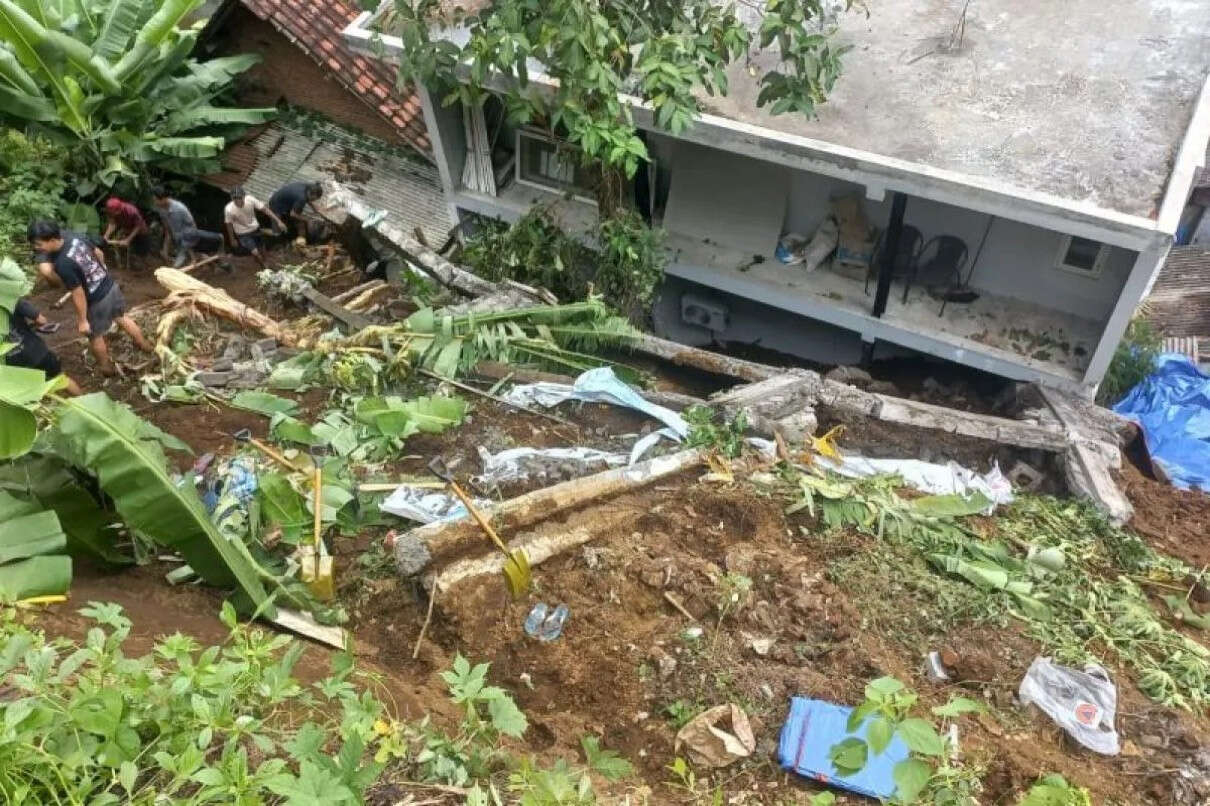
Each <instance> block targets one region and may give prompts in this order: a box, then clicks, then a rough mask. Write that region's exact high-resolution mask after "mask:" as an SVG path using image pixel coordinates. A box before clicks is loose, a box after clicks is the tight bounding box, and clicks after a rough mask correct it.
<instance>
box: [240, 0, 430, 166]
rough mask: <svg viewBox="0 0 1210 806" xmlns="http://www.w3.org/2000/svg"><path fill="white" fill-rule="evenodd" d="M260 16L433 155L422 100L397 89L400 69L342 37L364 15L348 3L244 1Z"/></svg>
mask: <svg viewBox="0 0 1210 806" xmlns="http://www.w3.org/2000/svg"><path fill="white" fill-rule="evenodd" d="M240 2H242V3H243V4H244V6H245V7H246V8H247V9H248V10H249V11H251V12H252V13H253V14H255V15H256V16H258V17H260V18H261V19H263V20H265V21H266V22H268V23H269V24H271V25H272V26H273V27H274V28H276V29H277V30H278V31H280V32H281V33H282V35H283V36H285V37H286V38H288V39H289V40H290V41H291V42H293V43H294V44H296V45H298V46H299V47H300V48H302V49H303V50H304V51H306V53H307V55H308V56H310V57H311V58H312V59H314V60H315V63H316V64H318V65H320V66H321V67H323V68H324V69H325V70H327V71H328V72H330V73H331V74H332V77H333V78H335V79H336V80H337V81H339V82H340V83H341V85H343V86H344V87H345V88H347V89H348V90H349V91H350V92H351V93H353V94H354V95H356V96H357V97H358V98H360V99H361V100H362V101H364V102H365V103H366V104H367V105H369V106H370V107H372V108H373V109H374V110H375V111H377V112H378V114H379V115H381V116H382V117H383V118H384V119H386V121H387V122H388V123H390V124H391V125H392V126H394V127H395V129H396V131H398V132H399V136H400V137H402V138H403V139H404V140H406V141H407V142H409V143H411V144H412V145H413V146H415V147H416V148H417V149H419V150H420V151H421V152H423V153H424V154H426V155H431V153H432V146H431V144H430V143H429V136H428V131H427V130H426V128H425V125H424V114H423V113H422V112H421V110H420V100H419V99H418V98H416V96H415V95H414V94H413V93H412V92H411V91H410V90H409V89H406V88H403V89H396V88H395V79H396V76H395V69H394V68H393V67H391V66H390V65H388V64H386V63H384V62H381V61H379V60H377V59H369V58H366V57H365V56H361V55H358V54H356V53H354V52H353V51H351V50H350V49H349V48H348V46H346V45H345V42H344V39H343V37H341V35H340V32H341V31H342V30H343V29H344V28H345V26H347V25H348V24H349V23H350V22H352V21H353V19H354V18H355V17H356V16H357V15H358V13H359V11H358V9H357V8H356V7H355V6H353V5H350V4H348V3H345V2H342V0H240Z"/></svg>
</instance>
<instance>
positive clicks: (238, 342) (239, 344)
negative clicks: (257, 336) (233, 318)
mask: <svg viewBox="0 0 1210 806" xmlns="http://www.w3.org/2000/svg"><path fill="white" fill-rule="evenodd" d="M247 349H248V340H247V339H245V338H244V337H243V336H241V335H239V334H238V333H236V334H233V335H232V336H230V337H229V338H228V339H227V346H226V347H224V348H223V356H222V357H223V358H226V359H228V360H231V361H234V360H235V359H237V358H243V357H244V352H245V351H246V350H247Z"/></svg>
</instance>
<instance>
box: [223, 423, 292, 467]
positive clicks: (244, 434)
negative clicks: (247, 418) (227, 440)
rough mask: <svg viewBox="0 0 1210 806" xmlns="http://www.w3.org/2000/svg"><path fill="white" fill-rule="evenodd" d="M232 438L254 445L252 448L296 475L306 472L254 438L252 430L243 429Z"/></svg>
mask: <svg viewBox="0 0 1210 806" xmlns="http://www.w3.org/2000/svg"><path fill="white" fill-rule="evenodd" d="M231 438H232V439H234V440H235V441H236V442H246V443H248V444H250V445H252V447H254V448H256V449H257V450H258V451H260V452H261V453H263V454H264V455H265V456H268V457H269V458H270V459H272V460H273V461H275V462H277V463H278V464H279V465H281V466H282V467H284V468H286V469H287V470H291V471H294V472H296V473H301V472H304V469H303V468H301V467H299V466H298V465H296V464H294V463H293V462H291V461H290V460H289V459H287V458H286V457H284V456H282V455H281V454H280V453H278V452H277V451H275V450H273V449H272V448H270V447H269V446H268V445H266V444H265V443H263V442H261V441H260V440H259V439H257V438H256V437H254V436H252V431H251V430H250V429H247V428H241V429H240V430H238V431H236V432H235V433H234V434H232V435H231Z"/></svg>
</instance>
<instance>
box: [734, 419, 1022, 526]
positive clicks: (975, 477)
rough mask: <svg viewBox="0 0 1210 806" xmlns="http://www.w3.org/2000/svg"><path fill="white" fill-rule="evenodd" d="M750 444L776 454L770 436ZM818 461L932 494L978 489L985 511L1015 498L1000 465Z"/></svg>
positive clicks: (849, 458)
mask: <svg viewBox="0 0 1210 806" xmlns="http://www.w3.org/2000/svg"><path fill="white" fill-rule="evenodd" d="M747 442H748V444H749V445H751V446H752V447H753V448H755V449H756V450H758V451H760V452H761V453H762V454H764V455H765V456H767V457H769V458H773V457H775V456H776V455H777V446H776V444H775V443H774V442H773V440H771V439H762V438H760V437H748V440H747ZM815 461H816V464H817V465H818V466H819V467H821V468H823V469H824V470H831V471H832V472H833V473H836V474H838V475H841V476H845V477H846V478H851V479H864V478H869V477H871V476H899V477H900V478H902V479H903V481H904V483H905V484H907V485H908V486H909V487H912V488H913V489H916V490H919V491H920V492H922V493H928V494H929V495H952V494H954V493H957V494H958V495H970V494H971V493H975V492H979V493H983V495H985V496H987V500H989V501H991V502H992V506H991V507H989V508H988V510H987V512H986V513H985V514H987V515H990V514H991V513H992V511H993V510H995V508H996V506H998V505H1001V504H1011V503H1012V502H1013V485H1012V483H1011V482H1010V481H1009V480H1008V479H1007V478H1005V476H1004V474H1003V473H1001V472H1000V465H999V464H993V465H992V469H991V470H989V471H988V472H986V473H983V474H979V473H976V472H975V471H973V470H971V469H970V468H968V467H963V466H962V465H960V464H958V463H957V462H947V463H945V464H943V465H942V464H938V463H936V462H922V461H920V460H919V459H869V458H867V457H865V456H856V455H853V456H844V457H842V458H841V460H840V461H839V462H837V461H836V460H835V459H831V458H829V457H827V456H817V457H815Z"/></svg>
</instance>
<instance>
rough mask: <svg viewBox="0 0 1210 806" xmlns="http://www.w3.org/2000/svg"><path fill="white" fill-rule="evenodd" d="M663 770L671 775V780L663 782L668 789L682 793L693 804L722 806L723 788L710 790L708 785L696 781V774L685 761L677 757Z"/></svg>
mask: <svg viewBox="0 0 1210 806" xmlns="http://www.w3.org/2000/svg"><path fill="white" fill-rule="evenodd" d="M665 769H667V770H668V771H669V772H671V773H672V778H671V779H670V780H668V781H666V782H665V783H666V784H667V786H669V787H670V788H672V789H676V790H679V791H681V792H684V793H685V794H686V795H687V796H688V797H689V798H691V799H692V800H693V802H694V803H708V804H710V806H723V802H724V796H723V788H722V787H715V788H714V789H710V786H709V784H707V783H705V782H703V781H700V780H698V777H697V773H695V772H694V771H693V767H692V766H691V765H690V764H689V762H688V761H686V760H685V759H683V758H681V757H680V756H677V757H676V758H674V759H673V760H672V763H671V764H669V765H668V766H667V767H666V768H665Z"/></svg>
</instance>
